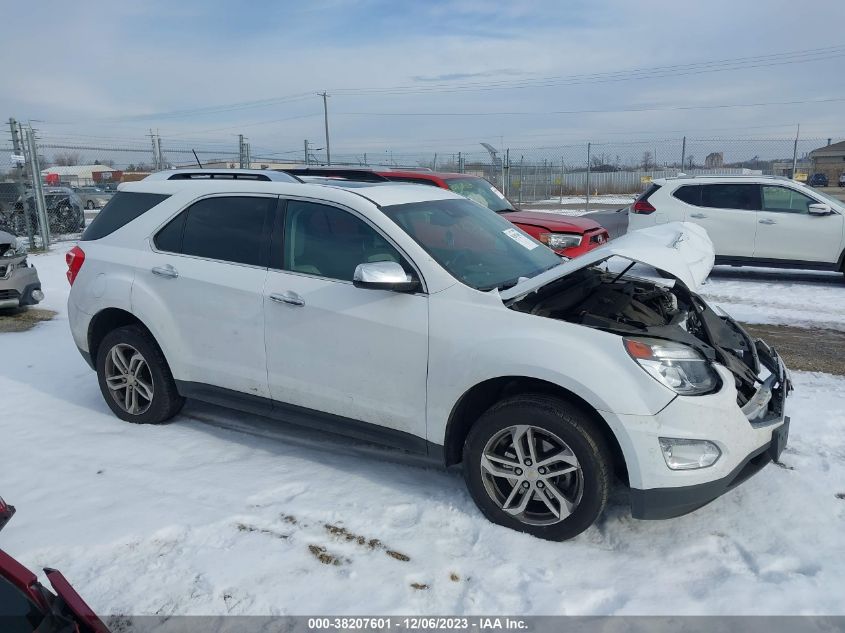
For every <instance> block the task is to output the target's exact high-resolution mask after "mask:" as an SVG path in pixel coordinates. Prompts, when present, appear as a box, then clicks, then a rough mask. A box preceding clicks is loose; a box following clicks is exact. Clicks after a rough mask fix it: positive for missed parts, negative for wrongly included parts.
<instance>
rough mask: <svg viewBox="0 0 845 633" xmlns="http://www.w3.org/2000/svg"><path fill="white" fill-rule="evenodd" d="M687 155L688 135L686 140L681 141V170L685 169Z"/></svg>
mask: <svg viewBox="0 0 845 633" xmlns="http://www.w3.org/2000/svg"><path fill="white" fill-rule="evenodd" d="M686 156H687V137H686V136H685V137H684V140H683V141H681V171H683V170H684V159H685V158H686Z"/></svg>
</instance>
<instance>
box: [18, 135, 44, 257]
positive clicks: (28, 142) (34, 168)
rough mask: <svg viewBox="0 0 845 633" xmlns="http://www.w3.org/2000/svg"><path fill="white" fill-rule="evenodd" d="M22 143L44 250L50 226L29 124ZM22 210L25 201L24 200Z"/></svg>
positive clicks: (35, 145) (36, 151)
mask: <svg viewBox="0 0 845 633" xmlns="http://www.w3.org/2000/svg"><path fill="white" fill-rule="evenodd" d="M24 137H25V138H24V143H25V147H26V148H27V153H28V154H29V156H28V158H29V172H30V174H31V176H32V195H33V197H34V199H35V211H36V213H37V214H38V229H39V233H40V234H41V248H43V249H44V250H45V251H46V250H47V248H48V247H49V246H50V226H49V224H48V220H47V206H46V205H45V204H44V189H43V188H42V187H41V166H40V165H39V164H38V147H37V144H36V143H35V130H33V129H32V126H31V125H30V126H29V127H27V128H26V129H25V130H24ZM24 212H26V201H25V200H24Z"/></svg>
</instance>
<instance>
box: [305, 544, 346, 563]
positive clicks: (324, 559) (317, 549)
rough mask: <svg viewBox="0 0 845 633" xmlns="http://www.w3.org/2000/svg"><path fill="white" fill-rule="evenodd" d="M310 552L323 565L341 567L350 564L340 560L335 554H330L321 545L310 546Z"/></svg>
mask: <svg viewBox="0 0 845 633" xmlns="http://www.w3.org/2000/svg"><path fill="white" fill-rule="evenodd" d="M308 551H309V552H311V554H312V555H313V556H314V557H315V558H316V559H317V560H318V561H320V562H321V563H323V565H340V564H341V563H343V562H348V561H345V560H342V559H340V558H339V557H337V556H335V555H334V554H330V553H329V552H328V550H326V548H325V547H321V546H319V545H309V546H308Z"/></svg>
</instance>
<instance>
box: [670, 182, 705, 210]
mask: <svg viewBox="0 0 845 633" xmlns="http://www.w3.org/2000/svg"><path fill="white" fill-rule="evenodd" d="M672 195H673V196H675V197H676V198H677V199H678V200H680V201H681V202H686V203H687V204H692V205H695V206H696V207H700V206H701V185H684V186H683V187H679V188H678V189H676V190H675V193H673V194H672Z"/></svg>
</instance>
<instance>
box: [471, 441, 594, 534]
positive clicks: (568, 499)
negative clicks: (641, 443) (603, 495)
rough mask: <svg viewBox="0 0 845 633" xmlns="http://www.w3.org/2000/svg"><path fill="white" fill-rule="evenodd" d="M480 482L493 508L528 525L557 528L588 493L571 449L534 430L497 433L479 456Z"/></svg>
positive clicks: (565, 444) (561, 442)
mask: <svg viewBox="0 0 845 633" xmlns="http://www.w3.org/2000/svg"><path fill="white" fill-rule="evenodd" d="M481 479H482V481H483V482H484V488H485V490H486V491H487V494H488V495H489V496H490V498H491V499H492V500H493V502H494V503H496V505H497V506H498V507H499V508H500V509H501V510H502V511H503V512H505V513H507V514H509V515H511V516H513V517H514V518H516V519H518V520H519V521H521V522H522V523H527V524H529V525H554V524H555V523H560V522H561V521H563V520H565V519H566V518H567V517H568V516H569V515H571V514H572V513H573V512H574V511H575V509H576V508H577V507H578V504H580V503H581V497H582V495H583V493H584V475H583V472H582V471H581V466H580V464H579V463H578V458H577V457H576V456H575V453H574V451H573V450H572V449H571V448H570V447H569V445H568V444H567V443H566V442H564V441H563V440H562V439H560V438H559V437H558V436H557V435H555V434H554V433H551V432H550V431H547V430H546V429H543V428H540V427H537V426H531V425H515V426H509V427H507V428H505V429H502V430H501V431H499V432H498V433H496V434H495V435H494V436H493V437H491V438H490V440H489V441H488V442H487V444H486V445H485V447H484V451H483V453H482V455H481Z"/></svg>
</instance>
